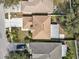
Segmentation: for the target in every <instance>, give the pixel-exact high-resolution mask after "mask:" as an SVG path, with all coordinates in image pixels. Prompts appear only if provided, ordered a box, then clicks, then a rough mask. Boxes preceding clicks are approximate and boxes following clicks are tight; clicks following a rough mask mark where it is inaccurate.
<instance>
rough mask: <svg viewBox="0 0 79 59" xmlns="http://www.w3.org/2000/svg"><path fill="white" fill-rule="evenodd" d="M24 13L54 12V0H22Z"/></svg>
mask: <svg viewBox="0 0 79 59" xmlns="http://www.w3.org/2000/svg"><path fill="white" fill-rule="evenodd" d="M21 9H22V12H23V13H27V14H28V13H52V12H53V1H52V0H32V1H29V0H28V1H22V8H21Z"/></svg>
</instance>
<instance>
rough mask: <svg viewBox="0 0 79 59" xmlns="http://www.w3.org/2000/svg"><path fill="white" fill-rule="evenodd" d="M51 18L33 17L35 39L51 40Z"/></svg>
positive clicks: (45, 16) (44, 16) (33, 36)
mask: <svg viewBox="0 0 79 59" xmlns="http://www.w3.org/2000/svg"><path fill="white" fill-rule="evenodd" d="M50 18H51V17H50V16H48V15H35V16H33V32H32V38H33V39H50V24H51V23H50Z"/></svg>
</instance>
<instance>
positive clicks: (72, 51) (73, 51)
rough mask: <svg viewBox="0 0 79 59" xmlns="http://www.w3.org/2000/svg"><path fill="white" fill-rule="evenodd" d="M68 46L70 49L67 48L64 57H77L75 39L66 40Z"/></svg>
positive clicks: (68, 58) (69, 58)
mask: <svg viewBox="0 0 79 59" xmlns="http://www.w3.org/2000/svg"><path fill="white" fill-rule="evenodd" d="M65 42H66V44H67V46H68V50H67V55H66V57H65V58H64V59H77V57H76V48H75V41H74V40H70V41H65Z"/></svg>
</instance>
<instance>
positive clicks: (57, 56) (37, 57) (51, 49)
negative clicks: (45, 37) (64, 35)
mask: <svg viewBox="0 0 79 59" xmlns="http://www.w3.org/2000/svg"><path fill="white" fill-rule="evenodd" d="M29 48H30V50H31V51H30V53H31V54H32V56H31V57H30V58H31V59H62V53H61V52H62V44H61V43H45V42H40V43H38V42H31V43H29Z"/></svg>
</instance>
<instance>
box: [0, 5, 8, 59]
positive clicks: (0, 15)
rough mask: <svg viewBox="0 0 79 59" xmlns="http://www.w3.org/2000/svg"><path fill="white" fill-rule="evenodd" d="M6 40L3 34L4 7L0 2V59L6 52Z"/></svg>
mask: <svg viewBox="0 0 79 59" xmlns="http://www.w3.org/2000/svg"><path fill="white" fill-rule="evenodd" d="M7 46H8V41H7V39H6V35H5V23H4V9H3V4H0V59H5V57H4V56H5V55H6V54H7Z"/></svg>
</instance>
